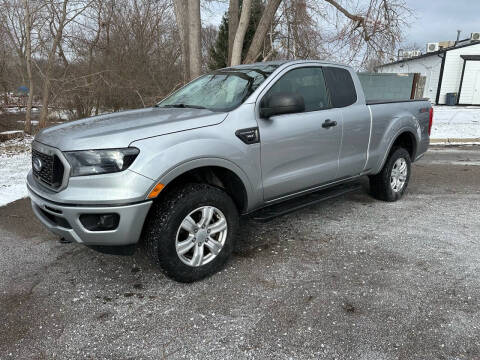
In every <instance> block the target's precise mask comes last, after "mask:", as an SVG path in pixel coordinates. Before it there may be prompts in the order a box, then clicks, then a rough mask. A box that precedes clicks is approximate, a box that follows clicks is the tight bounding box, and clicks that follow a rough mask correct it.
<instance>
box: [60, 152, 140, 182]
mask: <svg viewBox="0 0 480 360" xmlns="http://www.w3.org/2000/svg"><path fill="white" fill-rule="evenodd" d="M139 152H140V150H138V149H137V148H134V147H130V148H125V149H108V150H84V151H69V152H65V153H64V154H65V157H66V158H67V160H68V162H69V163H70V166H71V167H72V170H71V173H70V175H71V176H84V175H97V174H108V173H114V172H119V171H123V170H125V169H127V168H128V167H129V166H130V165H132V163H133V161H134V160H135V158H136V157H137V155H138V153H139Z"/></svg>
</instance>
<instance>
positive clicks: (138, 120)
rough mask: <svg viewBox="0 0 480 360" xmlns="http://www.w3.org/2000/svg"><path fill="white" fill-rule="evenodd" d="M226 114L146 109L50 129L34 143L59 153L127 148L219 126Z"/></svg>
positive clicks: (173, 109)
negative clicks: (41, 144) (142, 140)
mask: <svg viewBox="0 0 480 360" xmlns="http://www.w3.org/2000/svg"><path fill="white" fill-rule="evenodd" d="M226 117H227V114H226V113H215V112H212V111H209V110H204V109H183V108H178V109H177V108H167V109H166V108H155V107H154V108H147V109H140V110H130V111H123V112H117V113H111V114H107V115H99V116H94V117H90V118H86V119H82V120H77V121H72V122H68V123H65V124H61V125H57V126H52V127H49V128H47V129H44V130H42V131H40V132H39V133H38V134H37V135H36V136H35V140H36V141H38V142H41V143H43V144H45V145H50V146H53V147H56V148H57V149H60V150H62V151H72V150H90V149H106V148H122V147H127V146H128V145H129V144H130V143H132V142H133V141H135V140H139V139H144V138H148V137H153V136H159V135H165V134H170V133H174V132H178V131H185V130H190V129H195V128H199V127H204V126H211V125H216V124H219V123H221V122H222V121H223V120H225V118H226Z"/></svg>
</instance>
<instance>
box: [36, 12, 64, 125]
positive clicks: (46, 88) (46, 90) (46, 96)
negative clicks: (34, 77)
mask: <svg viewBox="0 0 480 360" xmlns="http://www.w3.org/2000/svg"><path fill="white" fill-rule="evenodd" d="M65 15H66V14H65ZM64 23H65V18H63V20H62V22H61V23H60V25H59V28H58V30H57V33H56V34H55V38H54V39H53V44H52V48H51V49H50V52H49V54H48V59H47V68H46V70H45V79H44V81H43V90H42V111H41V112H40V120H39V122H38V126H39V127H40V129H43V128H45V127H46V126H47V118H48V105H49V103H50V77H51V75H52V67H53V62H54V61H55V55H56V53H57V47H58V43H59V42H60V39H61V37H62V33H63V24H64Z"/></svg>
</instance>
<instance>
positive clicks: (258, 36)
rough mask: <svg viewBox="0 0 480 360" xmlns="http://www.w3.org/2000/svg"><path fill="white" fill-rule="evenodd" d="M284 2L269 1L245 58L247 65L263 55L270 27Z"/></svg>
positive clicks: (278, 0)
mask: <svg viewBox="0 0 480 360" xmlns="http://www.w3.org/2000/svg"><path fill="white" fill-rule="evenodd" d="M281 2H282V0H269V1H268V3H267V6H266V7H265V10H264V12H263V14H262V18H261V19H260V23H259V24H258V26H257V29H256V31H255V35H254V36H253V40H252V43H251V44H250V48H249V49H248V52H247V56H246V57H245V60H244V62H245V63H247V64H248V63H252V62H255V61H256V60H257V59H258V57H259V56H260V55H261V53H262V47H263V42H264V39H265V38H266V36H267V33H268V30H269V29H270V25H271V23H272V21H273V19H274V17H275V13H276V12H277V10H278V7H279V6H280V3H281Z"/></svg>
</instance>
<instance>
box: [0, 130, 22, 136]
mask: <svg viewBox="0 0 480 360" xmlns="http://www.w3.org/2000/svg"><path fill="white" fill-rule="evenodd" d="M20 133H23V130H8V131H3V132H0V135H10V134H20Z"/></svg>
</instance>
